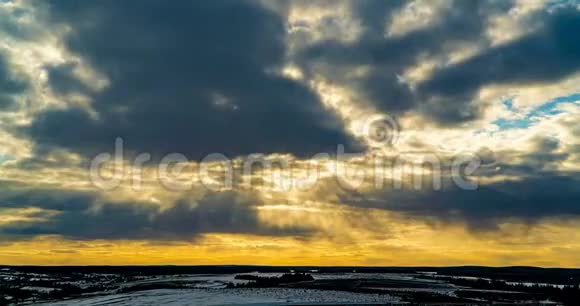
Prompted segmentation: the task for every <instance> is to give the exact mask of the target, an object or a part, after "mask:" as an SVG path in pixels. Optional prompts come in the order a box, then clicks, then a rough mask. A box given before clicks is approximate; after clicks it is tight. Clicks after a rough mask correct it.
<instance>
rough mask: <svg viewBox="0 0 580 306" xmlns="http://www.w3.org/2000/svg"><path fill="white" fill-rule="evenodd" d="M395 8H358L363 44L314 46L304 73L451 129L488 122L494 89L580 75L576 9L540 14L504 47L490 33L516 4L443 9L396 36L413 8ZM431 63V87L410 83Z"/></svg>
mask: <svg viewBox="0 0 580 306" xmlns="http://www.w3.org/2000/svg"><path fill="white" fill-rule="evenodd" d="M388 3H389V5H385V3H384V2H379V3H375V2H371V1H362V2H360V3H358V5H354V7H355V13H356V15H357V16H358V17H359V19H360V22H361V23H362V25H363V32H362V34H361V35H360V37H359V38H358V39H357V40H355V41H354V42H342V41H339V40H335V39H329V40H323V41H319V42H314V43H312V44H311V45H308V46H306V47H305V48H304V49H303V50H302V52H301V53H300V54H299V56H298V61H299V62H300V63H301V66H302V67H303V69H304V70H306V71H308V72H309V73H310V74H311V75H322V76H324V77H325V78H326V79H329V80H331V81H333V82H335V83H338V84H341V85H342V86H346V87H348V88H351V89H353V91H354V92H356V93H357V94H359V95H360V96H361V97H362V98H363V99H365V100H368V101H369V102H370V103H371V104H372V105H373V106H375V107H376V108H377V109H378V110H380V111H383V112H387V113H390V114H395V115H400V114H406V113H409V112H415V113H419V114H422V115H423V116H424V117H425V118H427V119H429V120H431V121H434V122H436V123H439V124H443V125H456V124H460V123H464V122H469V121H472V120H475V119H478V118H481V116H482V114H483V111H484V110H485V107H486V105H485V104H483V103H481V101H478V99H479V97H478V95H477V94H478V93H479V90H480V89H482V88H485V87H486V86H491V85H502V86H505V85H526V84H527V85H533V84H538V83H550V82H555V81H559V80H562V79H563V78H565V77H568V76H571V75H573V74H574V73H575V72H577V71H578V70H580V57H579V56H578V53H579V50H580V45H579V44H578V40H577V39H576V36H575V32H574V30H573V29H575V28H577V27H578V24H579V23H580V13H579V11H578V9H577V8H576V7H572V6H562V7H558V8H553V9H552V10H548V8H545V9H544V10H541V11H537V12H536V11H534V12H533V13H530V14H531V16H528V18H523V19H522V20H521V21H520V22H521V23H530V24H534V27H531V26H530V28H531V29H532V30H531V31H530V33H528V34H526V35H524V36H522V37H519V38H517V39H515V40H512V41H508V42H505V43H503V44H501V45H496V44H493V43H492V41H491V40H490V37H489V33H488V30H489V28H490V26H491V25H492V21H493V20H494V18H496V17H498V16H505V15H506V14H508V12H510V10H511V9H512V8H513V7H514V3H513V2H511V1H455V2H453V4H450V5H448V6H446V7H445V8H438V9H437V10H436V11H437V12H438V13H439V16H438V17H437V18H432V19H433V20H431V22H430V23H429V24H426V25H425V26H422V27H419V28H416V29H412V30H410V31H403V33H402V34H396V35H390V34H388V28H389V25H390V24H391V23H392V20H393V18H394V16H398V15H399V14H400V11H401V9H402V8H401V7H405V6H404V5H402V4H401V3H399V2H396V1H394V2H388ZM523 26H525V24H524V25H523ZM462 52H463V53H465V54H466V55H462V56H458V55H457V54H459V53H462ZM470 54H473V55H470ZM457 58H465V59H463V60H461V59H457ZM430 62H431V63H433V67H432V69H430V70H429V71H428V72H424V73H423V74H424V75H423V76H422V78H424V79H420V80H409V79H406V78H405V77H404V76H405V74H406V73H408V72H409V71H410V69H417V68H418V67H419V66H420V65H423V64H426V63H430ZM354 71H362V72H361V73H353V72H354ZM486 102H487V103H489V102H490V101H486ZM498 103H499V101H498Z"/></svg>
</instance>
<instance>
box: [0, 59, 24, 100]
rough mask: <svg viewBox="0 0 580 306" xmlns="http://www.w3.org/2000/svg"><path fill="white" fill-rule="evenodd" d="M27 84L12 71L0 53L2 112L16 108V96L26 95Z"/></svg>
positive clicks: (0, 98)
mask: <svg viewBox="0 0 580 306" xmlns="http://www.w3.org/2000/svg"><path fill="white" fill-rule="evenodd" d="M27 88H28V85H27V83H26V82H25V81H24V80H22V79H21V78H19V77H18V76H16V75H15V74H14V72H12V71H11V70H10V67H9V64H8V62H7V59H6V57H5V55H4V54H2V53H0V111H2V110H6V109H10V108H12V107H14V106H15V103H16V101H15V97H14V96H15V95H17V94H21V93H24V92H25V91H26V89H27Z"/></svg>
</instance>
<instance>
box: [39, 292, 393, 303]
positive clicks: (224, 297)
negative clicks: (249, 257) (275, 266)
mask: <svg viewBox="0 0 580 306" xmlns="http://www.w3.org/2000/svg"><path fill="white" fill-rule="evenodd" d="M398 301H399V300H398V299H397V298H395V297H391V296H388V295H383V294H381V295H378V294H364V293H351V292H342V291H321V290H312V289H286V288H244V289H228V290H223V289H180V290H150V291H144V292H134V293H128V294H113V295H107V296H100V297H91V298H86V299H75V300H69V301H61V302H56V303H47V304H41V305H53V306H61V305H79V306H97V305H118V306H123V305H155V306H157V305H164V306H179V305H199V306H210V305H212V306H214V305H292V304H295V305H296V304H304V303H308V304H309V305H333V304H335V303H340V304H341V305H356V304H367V305H368V304H385V303H391V302H393V303H396V302H398Z"/></svg>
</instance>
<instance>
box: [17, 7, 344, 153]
mask: <svg viewBox="0 0 580 306" xmlns="http://www.w3.org/2000/svg"><path fill="white" fill-rule="evenodd" d="M40 7H47V10H48V13H49V16H50V20H51V23H50V24H51V26H53V27H55V28H56V27H58V26H59V25H66V26H68V27H69V28H70V32H68V34H66V36H65V37H64V42H65V45H66V47H67V49H68V50H69V51H71V52H72V53H73V54H76V55H78V56H80V57H81V58H82V59H83V61H85V62H87V63H89V64H90V65H91V67H92V68H93V69H96V70H97V71H98V72H100V73H101V74H102V75H104V76H106V77H107V78H108V81H109V84H110V85H109V86H108V87H107V88H105V89H104V90H101V91H99V92H97V93H94V92H87V91H86V88H83V86H79V85H80V84H82V83H80V82H76V81H71V80H74V76H73V75H72V73H71V69H70V65H72V64H71V63H66V64H64V65H63V66H56V67H50V68H49V72H50V73H49V77H50V81H49V83H50V85H51V86H52V88H53V89H54V91H55V92H57V93H59V94H66V93H67V92H83V93H84V94H86V95H88V96H89V97H90V99H91V101H92V103H91V107H92V108H93V110H94V111H95V112H96V116H92V115H91V114H89V113H88V112H87V111H86V110H85V109H81V108H74V107H71V108H69V109H65V110H47V111H45V112H43V113H41V114H39V115H38V117H37V118H36V119H35V120H34V121H33V122H32V124H31V125H30V126H29V127H28V128H27V129H26V132H27V133H28V135H29V136H30V137H31V138H32V139H33V140H34V141H35V142H36V143H37V144H38V145H39V147H43V148H47V147H48V148H51V147H57V148H66V149H70V150H72V151H75V152H79V153H82V154H85V155H89V156H91V155H95V154H97V153H100V152H103V151H110V150H111V148H112V145H113V143H114V139H115V137H123V138H124V139H125V143H126V144H127V146H129V147H130V149H131V150H132V151H138V152H150V153H152V154H154V155H155V156H161V155H164V154H167V153H173V152H178V153H182V154H185V155H187V156H188V157H190V158H194V159H201V158H202V157H204V156H205V155H207V154H209V153H214V152H218V153H222V154H226V155H228V156H237V155H245V154H250V153H255V152H259V153H292V154H295V155H297V156H310V155H311V154H314V153H316V152H326V151H329V150H332V149H333V148H335V147H336V145H337V144H346V145H352V144H353V141H352V140H351V139H350V137H349V136H348V135H347V134H346V133H345V132H344V131H343V129H342V127H341V126H340V124H339V122H338V121H337V119H336V118H335V117H334V115H333V114H332V113H330V112H328V111H327V110H325V109H324V107H323V106H322V104H321V103H320V101H319V99H318V96H317V95H316V94H315V93H314V92H312V91H311V90H310V89H309V88H308V87H306V86H305V85H303V84H300V83H298V82H296V81H294V80H290V79H287V78H284V77H282V76H280V75H279V74H278V73H276V71H277V70H278V69H279V68H280V67H281V65H282V64H283V62H284V58H285V44H284V40H285V35H286V29H285V27H284V21H283V20H282V19H281V17H280V16H278V15H276V14H275V13H274V12H272V11H269V10H267V9H266V8H264V7H262V6H260V5H259V4H258V3H257V2H251V1H235V2H231V1H210V2H199V1H185V2H182V3H180V4H179V5H176V4H174V3H162V2H158V1H138V2H137V1H121V2H119V1H103V2H100V3H93V4H85V5H82V6H81V5H78V3H76V2H75V1H51V2H49V3H48V5H44V6H43V5H40ZM71 126H75V129H70V127H71Z"/></svg>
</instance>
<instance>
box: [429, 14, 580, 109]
mask: <svg viewBox="0 0 580 306" xmlns="http://www.w3.org/2000/svg"><path fill="white" fill-rule="evenodd" d="M545 14H546V15H547V16H544V17H545V19H546V24H545V25H544V27H543V28H541V29H540V30H538V31H536V32H533V33H531V34H529V35H527V36H524V37H522V38H520V39H517V40H515V41H512V42H509V43H506V44H504V45H500V46H497V47H494V48H490V49H487V50H485V51H484V52H482V53H480V54H478V55H476V56H474V57H471V58H468V59H467V60H465V61H463V62H460V63H457V64H455V65H449V66H447V67H443V68H441V69H439V70H438V71H436V72H435V73H434V76H433V78H431V79H430V80H428V81H426V82H424V83H422V84H420V85H419V91H420V92H422V93H423V95H424V96H425V98H429V97H432V96H436V97H440V99H444V100H446V101H451V102H448V103H452V104H460V103H465V101H471V100H473V99H474V96H475V95H476V93H477V92H478V90H479V89H480V88H482V87H483V86H486V85H497V84H501V85H504V86H505V85H510V84H516V85H518V84H526V83H527V84H530V83H548V82H554V81H558V80H561V79H562V78H565V77H567V76H570V75H572V74H573V73H575V72H577V71H578V70H580V56H578V54H579V53H580V41H578V39H577V35H576V32H575V31H574V29H576V28H578V27H579V26H580V10H577V9H576V8H566V9H559V10H557V11H556V12H554V13H552V14H549V13H545Z"/></svg>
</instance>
